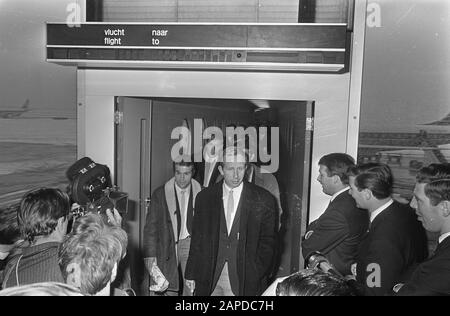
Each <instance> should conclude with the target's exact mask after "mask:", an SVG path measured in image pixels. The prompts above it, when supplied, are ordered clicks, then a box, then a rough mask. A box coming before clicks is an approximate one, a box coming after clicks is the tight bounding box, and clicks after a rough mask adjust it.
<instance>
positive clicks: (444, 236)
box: [397, 164, 450, 296]
mask: <svg viewBox="0 0 450 316" xmlns="http://www.w3.org/2000/svg"><path fill="white" fill-rule="evenodd" d="M411 207H412V208H414V209H415V210H416V213H417V215H418V216H419V221H421V222H422V225H423V227H424V228H425V229H426V230H427V231H430V232H435V233H439V235H440V236H439V240H438V242H439V244H438V246H437V248H436V251H435V252H434V255H433V256H432V257H431V258H430V259H429V260H427V261H425V262H423V263H422V264H420V265H419V266H418V267H417V268H416V270H414V272H413V274H412V276H411V278H409V279H408V280H407V281H406V283H405V284H404V285H403V286H402V287H401V288H400V290H399V291H398V292H397V295H408V296H410V295H420V296H424V295H427V296H431V295H450V238H449V236H450V164H431V165H429V166H428V167H424V168H422V169H420V171H419V173H418V174H417V176H416V185H415V187H414V197H413V199H412V200H411Z"/></svg>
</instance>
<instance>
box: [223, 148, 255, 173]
mask: <svg viewBox="0 0 450 316" xmlns="http://www.w3.org/2000/svg"><path fill="white" fill-rule="evenodd" d="M231 155H232V156H234V157H236V156H237V155H242V156H244V159H245V166H247V165H248V164H249V158H248V153H247V152H246V151H245V148H241V147H239V146H229V147H226V148H225V149H224V150H223V151H222V152H220V154H219V158H222V159H219V165H220V166H222V168H223V164H224V163H225V162H226V161H225V160H226V159H225V157H226V156H231Z"/></svg>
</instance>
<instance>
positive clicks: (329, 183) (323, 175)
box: [317, 165, 335, 195]
mask: <svg viewBox="0 0 450 316" xmlns="http://www.w3.org/2000/svg"><path fill="white" fill-rule="evenodd" d="M334 180H335V176H331V177H329V176H328V168H327V167H326V166H324V165H319V176H318V177H317V181H319V183H320V184H321V185H322V191H323V193H325V194H327V195H333V194H334V193H335V192H334V189H333V188H334V186H333V184H334Z"/></svg>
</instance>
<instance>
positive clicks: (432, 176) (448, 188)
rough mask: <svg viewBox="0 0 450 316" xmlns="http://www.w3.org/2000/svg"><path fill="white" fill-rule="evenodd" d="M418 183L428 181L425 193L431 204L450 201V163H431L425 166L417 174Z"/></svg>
mask: <svg viewBox="0 0 450 316" xmlns="http://www.w3.org/2000/svg"><path fill="white" fill-rule="evenodd" d="M416 181H417V183H426V185H425V188H424V191H425V195H426V196H427V197H428V198H429V199H430V202H431V205H433V206H436V205H438V204H439V203H440V202H442V201H450V164H448V163H446V164H436V163H434V164H431V165H429V166H428V167H423V168H422V169H420V170H419V172H418V173H417V175H416Z"/></svg>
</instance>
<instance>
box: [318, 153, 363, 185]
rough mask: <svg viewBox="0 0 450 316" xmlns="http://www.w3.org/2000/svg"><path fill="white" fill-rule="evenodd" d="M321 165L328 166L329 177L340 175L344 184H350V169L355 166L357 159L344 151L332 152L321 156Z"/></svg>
mask: <svg viewBox="0 0 450 316" xmlns="http://www.w3.org/2000/svg"><path fill="white" fill-rule="evenodd" d="M319 165H322V166H325V167H327V174H328V176H329V177H332V176H338V177H339V178H340V179H341V182H342V183H343V184H348V171H349V169H350V168H351V167H354V166H355V160H354V159H353V158H352V157H351V156H349V155H347V154H344V153H332V154H328V155H325V156H323V157H322V158H320V160H319Z"/></svg>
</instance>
